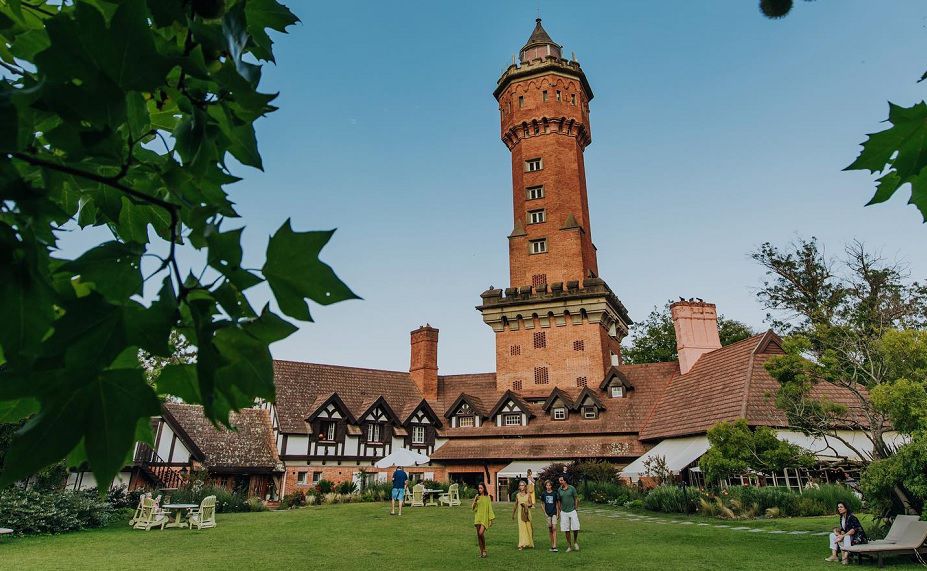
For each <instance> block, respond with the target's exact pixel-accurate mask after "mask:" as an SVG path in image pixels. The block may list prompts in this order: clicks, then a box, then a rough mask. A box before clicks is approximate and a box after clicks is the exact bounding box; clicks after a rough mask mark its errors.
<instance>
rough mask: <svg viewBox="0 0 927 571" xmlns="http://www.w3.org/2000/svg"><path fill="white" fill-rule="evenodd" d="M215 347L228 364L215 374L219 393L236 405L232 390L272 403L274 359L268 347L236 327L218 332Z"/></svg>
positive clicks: (235, 396)
mask: <svg viewBox="0 0 927 571" xmlns="http://www.w3.org/2000/svg"><path fill="white" fill-rule="evenodd" d="M214 343H215V346H216V348H217V349H218V350H219V354H220V355H221V356H222V358H223V359H224V360H225V361H226V364H225V365H223V366H222V367H220V368H219V369H218V370H217V371H216V381H217V382H216V388H217V390H219V391H221V392H222V393H223V394H225V395H226V397H227V398H230V400H233V402H234V401H235V400H237V395H236V394H235V392H234V391H232V389H233V388H234V389H237V390H238V391H240V394H244V395H249V396H257V397H262V398H266V399H273V397H274V367H273V358H272V357H271V355H270V351H269V350H268V349H267V344H266V343H264V342H262V341H261V340H259V339H257V338H256V337H254V336H253V335H249V334H248V333H247V332H245V331H244V330H243V329H239V328H237V327H223V328H221V329H219V330H218V331H217V332H216V336H215V340H214ZM235 404H238V405H242V404H248V403H241V402H235Z"/></svg>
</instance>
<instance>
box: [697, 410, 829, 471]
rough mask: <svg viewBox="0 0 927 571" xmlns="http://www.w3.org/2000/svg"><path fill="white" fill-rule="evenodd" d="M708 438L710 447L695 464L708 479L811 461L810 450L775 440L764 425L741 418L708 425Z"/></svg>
mask: <svg viewBox="0 0 927 571" xmlns="http://www.w3.org/2000/svg"><path fill="white" fill-rule="evenodd" d="M708 442H709V444H711V447H710V448H709V449H708V451H707V452H706V453H705V454H704V455H703V456H702V458H701V459H700V460H699V468H701V470H702V472H704V474H705V479H706V480H707V481H709V482H717V481H719V480H722V479H724V478H727V477H729V476H733V475H736V474H745V473H747V472H749V471H750V470H754V471H756V472H761V473H770V472H779V471H781V470H783V469H785V468H810V467H811V466H813V465H814V456H813V455H812V454H811V453H810V452H808V451H806V450H803V449H802V448H800V447H799V446H796V445H795V444H791V443H789V442H785V441H784V440H779V438H777V437H776V432H775V431H774V430H773V429H771V428H769V427H768V426H759V427H756V429H751V428H750V426H748V425H747V421H746V420H744V419H739V420H736V421H734V422H719V423H718V424H716V425H714V426H712V427H711V428H710V429H708Z"/></svg>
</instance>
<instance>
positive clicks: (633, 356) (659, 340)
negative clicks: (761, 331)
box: [621, 301, 755, 364]
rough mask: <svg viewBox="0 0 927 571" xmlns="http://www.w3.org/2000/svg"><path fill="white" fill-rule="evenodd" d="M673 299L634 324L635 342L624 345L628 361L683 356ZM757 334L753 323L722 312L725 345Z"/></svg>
mask: <svg viewBox="0 0 927 571" xmlns="http://www.w3.org/2000/svg"><path fill="white" fill-rule="evenodd" d="M670 303H671V302H669V301H668V302H666V305H664V306H663V308H662V309H661V308H656V307H654V308H653V311H651V312H650V315H648V316H647V319H645V320H644V321H643V322H641V323H638V324H636V325H635V326H634V334H633V335H632V336H631V344H630V345H627V346H625V347H622V348H621V357H622V360H623V361H624V362H625V363H629V364H636V363H665V362H670V361H675V360H676V359H678V358H679V356H678V355H677V353H676V329H675V327H673V318H672V315H670ZM754 334H755V332H754V331H753V329H751V328H750V326H748V325H746V324H744V323H741V322H740V321H735V320H733V319H727V318H726V317H724V316H723V315H720V316H718V335H719V336H720V337H721V345H722V346H724V345H730V344H731V343H735V342H737V341H740V340H742V339H746V338H747V337H750V336H751V335H754Z"/></svg>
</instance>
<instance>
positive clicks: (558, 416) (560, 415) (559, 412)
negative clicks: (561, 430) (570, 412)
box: [554, 406, 567, 420]
mask: <svg viewBox="0 0 927 571" xmlns="http://www.w3.org/2000/svg"><path fill="white" fill-rule="evenodd" d="M566 417H567V414H566V407H562V406H558V407H556V408H554V420H566Z"/></svg>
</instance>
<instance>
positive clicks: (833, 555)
mask: <svg viewBox="0 0 927 571" xmlns="http://www.w3.org/2000/svg"><path fill="white" fill-rule="evenodd" d="M837 514H838V515H839V516H840V527H835V528H834V531H833V532H831V534H830V557H828V558H827V559H825V561H839V560H840V559H839V558H838V557H837V552H838V551H843V560H842V563H843V564H844V565H847V564H848V563H849V560H848V558H849V556H850V554H849V553H847V552H846V551H844V550H843V549H842V548H844V547H849V546H851V545H859V544H860V543H866V532H865V531H864V530H863V526H862V524H861V523H859V518H857V517H856V516H855V515H853V512H851V511H850V508H848V507H847V505H846V504H845V503H843V502H838V503H837Z"/></svg>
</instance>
